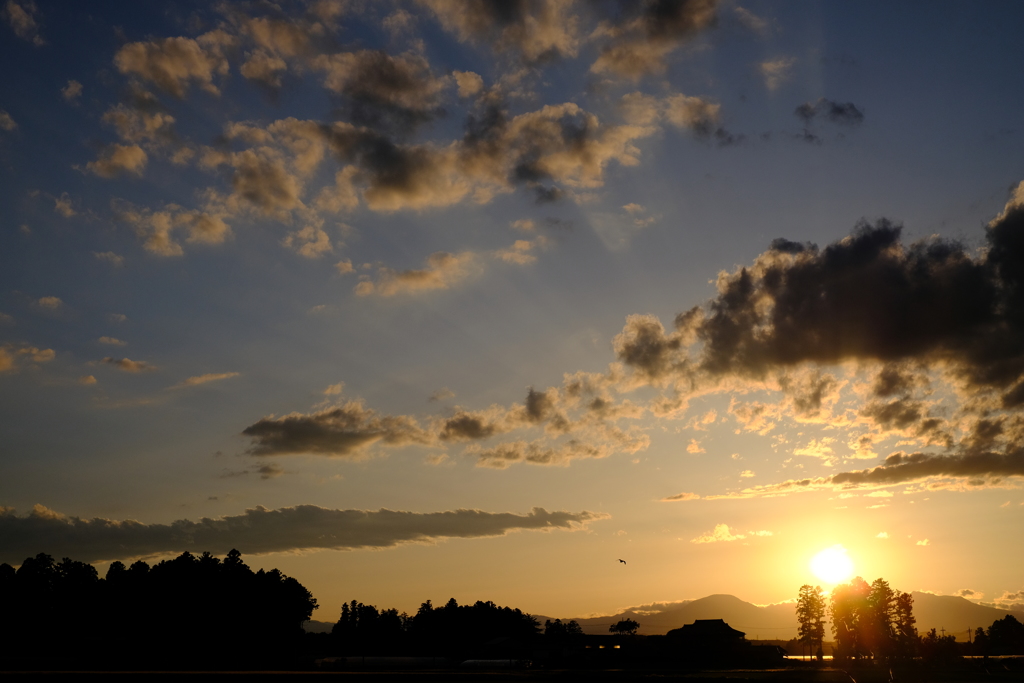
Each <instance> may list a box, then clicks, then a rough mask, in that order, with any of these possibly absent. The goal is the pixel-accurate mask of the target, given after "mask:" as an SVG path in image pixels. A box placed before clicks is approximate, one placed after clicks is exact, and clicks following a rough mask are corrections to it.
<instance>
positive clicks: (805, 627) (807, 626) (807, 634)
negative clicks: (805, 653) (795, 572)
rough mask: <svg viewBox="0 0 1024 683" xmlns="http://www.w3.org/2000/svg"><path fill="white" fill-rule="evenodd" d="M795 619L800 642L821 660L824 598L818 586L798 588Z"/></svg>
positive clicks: (823, 633)
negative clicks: (797, 624)
mask: <svg viewBox="0 0 1024 683" xmlns="http://www.w3.org/2000/svg"><path fill="white" fill-rule="evenodd" d="M796 618H797V621H798V622H800V628H799V631H798V636H799V638H800V642H801V643H803V644H804V645H806V646H807V647H808V648H809V649H810V650H811V652H813V653H814V654H815V655H816V656H817V657H818V659H819V660H821V659H822V658H823V657H824V652H823V651H822V641H823V640H824V639H825V623H824V621H825V597H824V595H823V594H822V591H821V587H820V586H810V585H807V584H804V585H803V586H800V596H799V597H798V598H797V601H796Z"/></svg>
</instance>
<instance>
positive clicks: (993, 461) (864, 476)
mask: <svg viewBox="0 0 1024 683" xmlns="http://www.w3.org/2000/svg"><path fill="white" fill-rule="evenodd" d="M1021 476H1024V450H1021V449H1017V450H1013V451H1011V452H1008V453H1005V454H1003V453H993V452H986V453H976V454H959V455H933V454H928V453H912V454H909V455H908V454H906V453H903V452H898V453H893V454H892V455H890V456H889V457H888V458H886V459H885V462H883V464H881V465H879V466H878V467H873V468H871V469H866V470H857V471H853V472H841V473H839V474H837V475H835V476H833V477H832V478H831V483H832V484H833V485H839V486H847V485H854V486H865V485H874V486H881V485H890V484H901V483H904V482H912V481H919V480H922V479H929V478H936V477H953V478H958V479H967V480H968V482H971V483H974V484H976V485H983V484H985V483H998V482H999V481H1001V480H1002V479H1003V478H1005V477H1021Z"/></svg>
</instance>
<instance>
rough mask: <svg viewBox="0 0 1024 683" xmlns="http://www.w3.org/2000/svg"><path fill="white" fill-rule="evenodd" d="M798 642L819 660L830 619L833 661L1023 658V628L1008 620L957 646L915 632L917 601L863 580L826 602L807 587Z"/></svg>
mask: <svg viewBox="0 0 1024 683" xmlns="http://www.w3.org/2000/svg"><path fill="white" fill-rule="evenodd" d="M796 615H797V621H798V622H799V624H800V626H799V631H798V633H799V640H800V642H801V643H802V644H803V645H805V646H807V647H809V648H810V649H811V650H812V652H817V653H818V654H819V656H820V654H821V651H822V650H821V647H822V641H823V638H824V634H825V620H826V617H828V619H830V620H831V622H832V627H831V630H832V635H833V638H834V640H835V645H834V649H833V658H834V660H836V661H839V662H841V661H843V660H862V659H871V660H882V661H886V662H893V661H898V660H910V659H915V658H921V659H924V660H927V661H933V662H941V661H948V660H951V659H955V658H957V657H960V656H962V655H965V654H970V655H997V654H998V655H1004V654H1024V625H1022V624H1021V623H1020V622H1019V621H1017V619H1016V618H1015V617H1014V616H1013V615H1012V614H1008V615H1006V616H1005V617H1003V618H1002V619H999V620H997V621H996V622H994V623H993V624H992V626H991V627H989V629H988V630H987V631H986V630H985V629H984V628H978V629H977V631H975V633H974V642H973V643H970V644H968V643H957V642H956V638H955V637H954V636H953V635H945V634H942V635H940V634H939V633H937V632H936V630H935V629H934V628H933V629H931V630H930V631H928V632H927V633H925V634H923V635H922V634H919V633H918V631H917V627H916V624H917V619H916V618H915V617H914V598H913V597H912V596H911V595H910V594H909V593H902V592H900V591H897V590H893V589H892V588H891V587H890V586H889V583H888V582H887V581H885V580H884V579H876V580H875V581H874V582H872V583H871V584H870V585H868V583H867V582H866V581H865V580H864V579H862V578H861V577H859V576H858V577H856V578H854V579H853V580H852V581H850V582H849V583H845V584H839V585H838V586H836V587H835V588H833V589H832V593H831V594H830V595H829V598H828V600H827V601H826V599H825V595H824V594H823V592H822V590H821V588H820V587H818V586H810V585H804V586H801V587H800V593H799V595H798V598H797V605H796Z"/></svg>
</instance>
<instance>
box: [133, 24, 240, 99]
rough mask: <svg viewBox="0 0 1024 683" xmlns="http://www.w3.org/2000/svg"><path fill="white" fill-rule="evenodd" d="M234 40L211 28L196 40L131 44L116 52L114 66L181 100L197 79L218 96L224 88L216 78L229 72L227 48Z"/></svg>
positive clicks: (181, 38) (169, 40)
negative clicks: (224, 49)
mask: <svg viewBox="0 0 1024 683" xmlns="http://www.w3.org/2000/svg"><path fill="white" fill-rule="evenodd" d="M232 42H233V41H232V39H231V38H230V36H228V35H227V34H226V33H224V32H223V31H211V32H209V33H204V34H203V35H201V36H199V37H198V38H196V39H194V40H193V39H192V38H183V37H176V38H162V39H159V40H152V41H146V42H137V43H128V44H127V45H125V46H124V47H122V48H121V49H120V50H118V52H117V54H116V55H114V65H115V66H117V69H118V71H120V72H121V73H123V74H127V75H130V76H136V77H138V78H141V79H143V80H146V81H151V82H152V83H153V84H155V85H156V86H157V87H158V88H160V89H161V90H164V91H165V92H167V93H169V94H171V95H173V96H175V97H177V98H179V99H181V98H183V97H184V96H185V92H186V90H187V89H188V87H189V85H190V84H191V83H193V82H196V83H198V84H199V86H200V87H201V88H203V89H204V90H206V91H207V92H210V93H212V94H215V95H216V94H219V93H220V91H219V90H218V89H217V86H216V85H214V83H213V79H214V77H215V76H226V75H227V73H228V68H229V67H228V61H227V58H226V57H224V54H223V48H224V47H227V46H229V45H230V44H231V43H232Z"/></svg>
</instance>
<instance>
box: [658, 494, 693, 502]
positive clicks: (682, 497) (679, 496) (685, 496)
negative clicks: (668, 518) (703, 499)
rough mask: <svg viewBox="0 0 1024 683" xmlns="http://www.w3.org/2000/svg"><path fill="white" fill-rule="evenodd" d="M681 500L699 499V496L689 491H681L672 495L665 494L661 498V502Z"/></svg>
mask: <svg viewBox="0 0 1024 683" xmlns="http://www.w3.org/2000/svg"><path fill="white" fill-rule="evenodd" d="M681 500H700V496H699V495H697V494H696V493H689V492H686V491H684V492H683V493H677V494H675V495H674V496H666V497H665V498H662V499H661V501H662V502H663V503H674V502H677V501H681Z"/></svg>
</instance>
